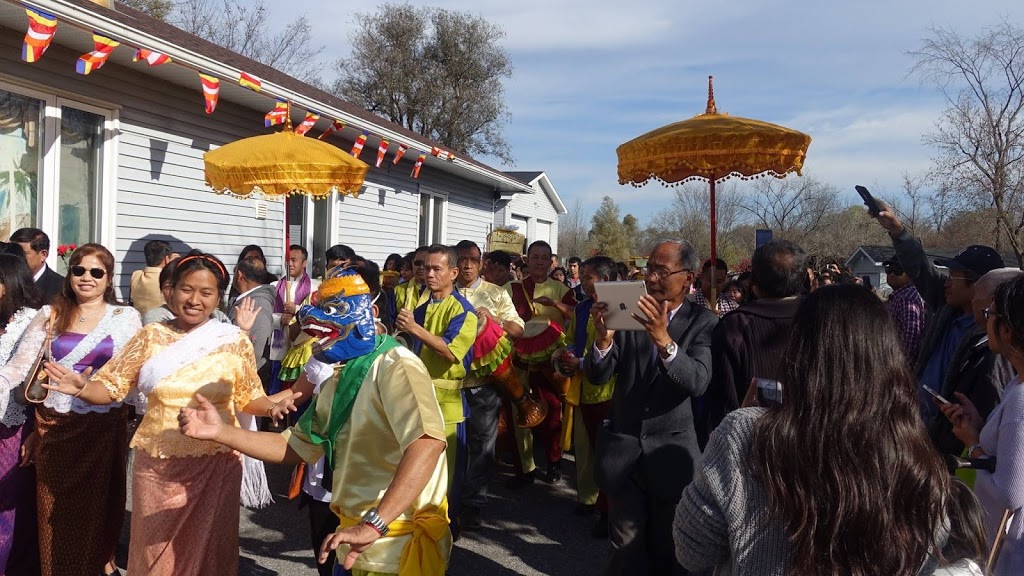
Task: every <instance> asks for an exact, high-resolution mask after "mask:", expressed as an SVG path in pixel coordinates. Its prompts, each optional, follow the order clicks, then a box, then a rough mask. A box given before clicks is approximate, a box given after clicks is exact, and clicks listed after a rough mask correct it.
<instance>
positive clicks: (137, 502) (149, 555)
mask: <svg viewBox="0 0 1024 576" xmlns="http://www.w3.org/2000/svg"><path fill="white" fill-rule="evenodd" d="M241 483H242V463H241V459H240V458H239V457H238V456H237V455H235V454H233V453H230V452H229V453H225V454H216V455H213V456H198V457H195V458H154V457H153V456H150V455H149V454H147V453H145V452H143V451H142V450H136V451H135V467H134V473H133V477H132V532H131V546H130V549H129V556H128V573H129V574H147V575H148V576H200V575H202V576H207V575H213V574H216V575H217V576H234V575H237V574H238V519H239V508H238V507H239V492H240V489H241Z"/></svg>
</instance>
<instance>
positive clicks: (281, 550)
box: [118, 456, 608, 576]
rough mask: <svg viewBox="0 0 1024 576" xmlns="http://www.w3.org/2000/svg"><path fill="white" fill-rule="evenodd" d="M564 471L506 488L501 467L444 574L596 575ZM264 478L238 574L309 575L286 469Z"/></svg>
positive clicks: (307, 549)
mask: <svg viewBox="0 0 1024 576" xmlns="http://www.w3.org/2000/svg"><path fill="white" fill-rule="evenodd" d="M562 471H563V473H564V474H565V476H564V477H563V478H562V480H561V481H560V482H558V483H557V484H554V485H548V484H545V483H543V482H540V481H537V482H535V483H534V484H533V485H532V486H528V487H526V488H524V489H522V490H517V491H510V490H506V489H505V487H504V483H505V480H506V479H507V478H509V477H511V475H512V468H511V466H509V465H504V464H499V465H498V467H497V470H496V474H495V478H494V481H493V482H492V484H491V500H490V503H489V505H488V507H487V508H486V509H485V510H484V512H483V514H482V515H481V520H482V523H483V526H482V527H481V529H480V530H479V531H474V532H464V533H463V535H462V538H461V539H460V540H459V541H458V542H456V544H455V547H454V549H453V550H452V556H451V562H450V564H449V570H448V575H449V576H470V575H473V576H479V575H485V576H511V575H518V574H523V575H530V576H533V575H538V574H558V575H575V574H580V575H583V574H588V575H589V574H599V573H600V571H601V567H602V566H603V565H604V562H605V559H606V558H607V552H608V544H607V541H606V540H598V539H594V538H592V537H591V536H590V529H591V527H592V526H593V524H594V522H595V521H596V519H597V517H596V516H588V517H581V516H577V515H576V514H575V508H576V488H575V475H574V474H575V471H574V468H573V462H572V460H571V456H566V459H565V460H563V462H562ZM129 472H130V471H129ZM267 473H268V477H269V480H270V487H271V490H272V491H273V493H274V498H275V503H274V504H272V505H271V506H269V507H267V508H264V509H262V510H248V509H244V508H243V509H242V511H241V524H240V530H239V536H240V545H241V558H240V562H239V574H240V575H241V576H270V575H275V574H281V575H288V576H292V575H294V576H300V575H315V574H316V571H315V568H314V564H313V552H312V549H311V543H310V537H309V525H308V516H307V513H306V511H305V510H299V509H298V500H295V501H289V500H287V498H286V497H285V496H284V494H285V493H286V492H287V485H288V479H289V477H290V474H291V471H290V469H288V468H286V467H283V466H274V465H268V466H267ZM129 477H130V476H129ZM130 484H131V483H130V481H129V498H128V508H129V509H128V512H127V513H126V521H125V527H124V532H123V535H122V539H121V546H120V549H119V551H118V565H119V566H122V567H123V566H125V565H126V564H127V550H128V528H129V526H130V523H131V521H130V517H131V495H130V489H131V486H130ZM195 537H196V538H202V537H203V535H202V534H196V535H195ZM131 576H137V575H134V574H133V575H131Z"/></svg>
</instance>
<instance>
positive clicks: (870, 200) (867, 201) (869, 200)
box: [854, 184, 882, 216]
mask: <svg viewBox="0 0 1024 576" xmlns="http://www.w3.org/2000/svg"><path fill="white" fill-rule="evenodd" d="M854 188H856V190H857V194H860V197H861V199H862V200H864V205H865V206H867V207H868V213H869V214H871V215H872V216H878V214H879V213H881V212H882V207H881V206H879V205H878V200H875V197H874V196H872V195H871V192H868V189H867V188H865V187H863V186H861V185H860V184H858V185H856V186H854Z"/></svg>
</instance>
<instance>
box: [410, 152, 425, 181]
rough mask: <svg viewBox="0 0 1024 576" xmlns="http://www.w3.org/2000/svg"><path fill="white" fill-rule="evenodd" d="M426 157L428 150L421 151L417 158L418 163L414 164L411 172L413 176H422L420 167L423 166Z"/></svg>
mask: <svg viewBox="0 0 1024 576" xmlns="http://www.w3.org/2000/svg"><path fill="white" fill-rule="evenodd" d="M426 159H427V153H426V152H420V157H419V158H417V159H416V164H414V165H413V167H412V174H411V176H412V177H413V178H419V177H420V168H422V167H423V161H424V160H426Z"/></svg>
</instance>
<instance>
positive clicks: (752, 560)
mask: <svg viewBox="0 0 1024 576" xmlns="http://www.w3.org/2000/svg"><path fill="white" fill-rule="evenodd" d="M764 412H765V409H764V408H743V409H740V410H736V411H734V412H732V413H730V414H729V415H728V416H726V418H725V420H723V421H722V424H721V425H720V426H719V427H718V428H716V429H715V431H714V433H713V434H712V435H711V438H710V439H709V440H708V445H707V449H706V450H705V451H704V455H703V457H702V458H701V465H700V470H699V471H698V473H697V477H696V478H694V480H693V482H692V483H691V484H690V485H689V486H687V487H686V489H685V490H684V491H683V497H682V499H681V500H680V501H679V506H678V507H677V508H676V519H675V522H674V523H673V529H672V532H673V536H674V538H675V543H676V558H678V559H679V563H680V564H682V565H683V567H684V568H686V569H687V570H690V571H699V570H708V569H710V568H716V567H717V568H718V571H717V572H716V574H717V575H719V576H722V575H727V574H728V575H732V576H744V575H757V576H770V575H778V576H786V575H788V574H789V573H790V554H791V550H792V548H791V545H790V543H789V537H788V535H787V533H786V527H785V525H784V524H783V522H782V519H781V518H779V517H776V516H773V515H771V514H770V513H769V512H768V494H767V492H765V489H764V486H763V485H762V484H761V482H760V481H758V480H756V479H755V478H754V477H753V476H752V475H751V474H750V472H749V463H750V461H751V457H750V448H751V442H752V441H753V435H754V424H755V423H756V422H757V419H758V418H759V417H760V416H761V415H762V414H764ZM975 569H976V567H974V566H970V565H968V564H967V562H966V561H964V562H962V563H959V565H955V566H950V567H946V568H944V569H942V570H939V571H936V572H935V574H936V575H938V574H948V575H959V574H979V573H980V571H975Z"/></svg>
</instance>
